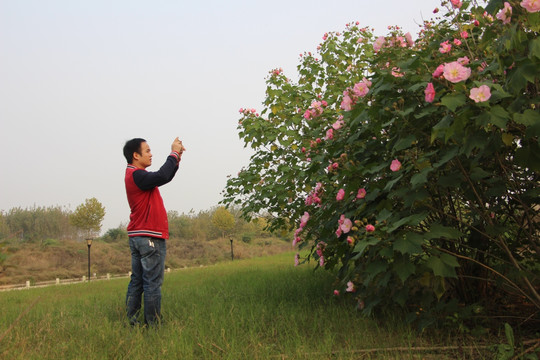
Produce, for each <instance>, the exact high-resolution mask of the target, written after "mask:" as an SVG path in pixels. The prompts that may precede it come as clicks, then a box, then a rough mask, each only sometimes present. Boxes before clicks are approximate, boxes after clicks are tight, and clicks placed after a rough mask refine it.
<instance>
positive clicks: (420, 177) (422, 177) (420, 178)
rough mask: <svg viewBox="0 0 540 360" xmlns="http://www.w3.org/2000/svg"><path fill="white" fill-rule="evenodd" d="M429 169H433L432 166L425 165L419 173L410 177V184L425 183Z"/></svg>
mask: <svg viewBox="0 0 540 360" xmlns="http://www.w3.org/2000/svg"><path fill="white" fill-rule="evenodd" d="M431 171H433V168H432V167H426V168H423V169H422V171H420V172H419V173H417V174H414V175H413V176H412V177H411V185H412V186H416V185H418V184H425V183H427V176H428V174H429V173H430V172H431Z"/></svg>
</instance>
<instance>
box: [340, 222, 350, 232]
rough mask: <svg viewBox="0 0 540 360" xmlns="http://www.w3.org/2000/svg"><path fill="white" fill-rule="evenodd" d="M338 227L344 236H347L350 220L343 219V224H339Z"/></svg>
mask: <svg viewBox="0 0 540 360" xmlns="http://www.w3.org/2000/svg"><path fill="white" fill-rule="evenodd" d="M339 227H340V228H341V231H343V233H344V234H347V233H348V232H349V231H351V228H352V221H351V220H350V219H345V220H343V224H341V225H340V226H339Z"/></svg>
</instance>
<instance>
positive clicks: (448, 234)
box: [426, 223, 463, 239]
mask: <svg viewBox="0 0 540 360" xmlns="http://www.w3.org/2000/svg"><path fill="white" fill-rule="evenodd" d="M461 236H463V234H462V233H461V231H459V230H458V229H456V228H452V227H448V226H444V225H441V224H439V223H433V224H431V226H430V228H429V231H428V232H427V233H426V238H427V239H440V238H446V239H458V238H460V237H461Z"/></svg>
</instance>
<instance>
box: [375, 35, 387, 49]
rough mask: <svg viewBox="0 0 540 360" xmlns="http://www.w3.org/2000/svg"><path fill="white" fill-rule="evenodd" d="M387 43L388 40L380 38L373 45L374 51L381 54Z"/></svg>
mask: <svg viewBox="0 0 540 360" xmlns="http://www.w3.org/2000/svg"><path fill="white" fill-rule="evenodd" d="M385 41H386V40H385V39H384V36H379V37H378V38H377V40H375V42H374V43H373V50H374V51H375V52H379V50H381V48H382V47H383V45H384V42H385Z"/></svg>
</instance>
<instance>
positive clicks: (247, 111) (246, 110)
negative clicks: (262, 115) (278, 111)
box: [238, 108, 259, 116]
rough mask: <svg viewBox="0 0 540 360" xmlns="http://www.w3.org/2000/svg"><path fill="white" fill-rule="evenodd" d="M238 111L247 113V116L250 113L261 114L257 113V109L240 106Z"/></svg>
mask: <svg viewBox="0 0 540 360" xmlns="http://www.w3.org/2000/svg"><path fill="white" fill-rule="evenodd" d="M238 112H239V113H240V114H243V115H246V116H248V115H253V114H255V116H259V114H258V113H257V110H255V109H244V108H240V110H238Z"/></svg>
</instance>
